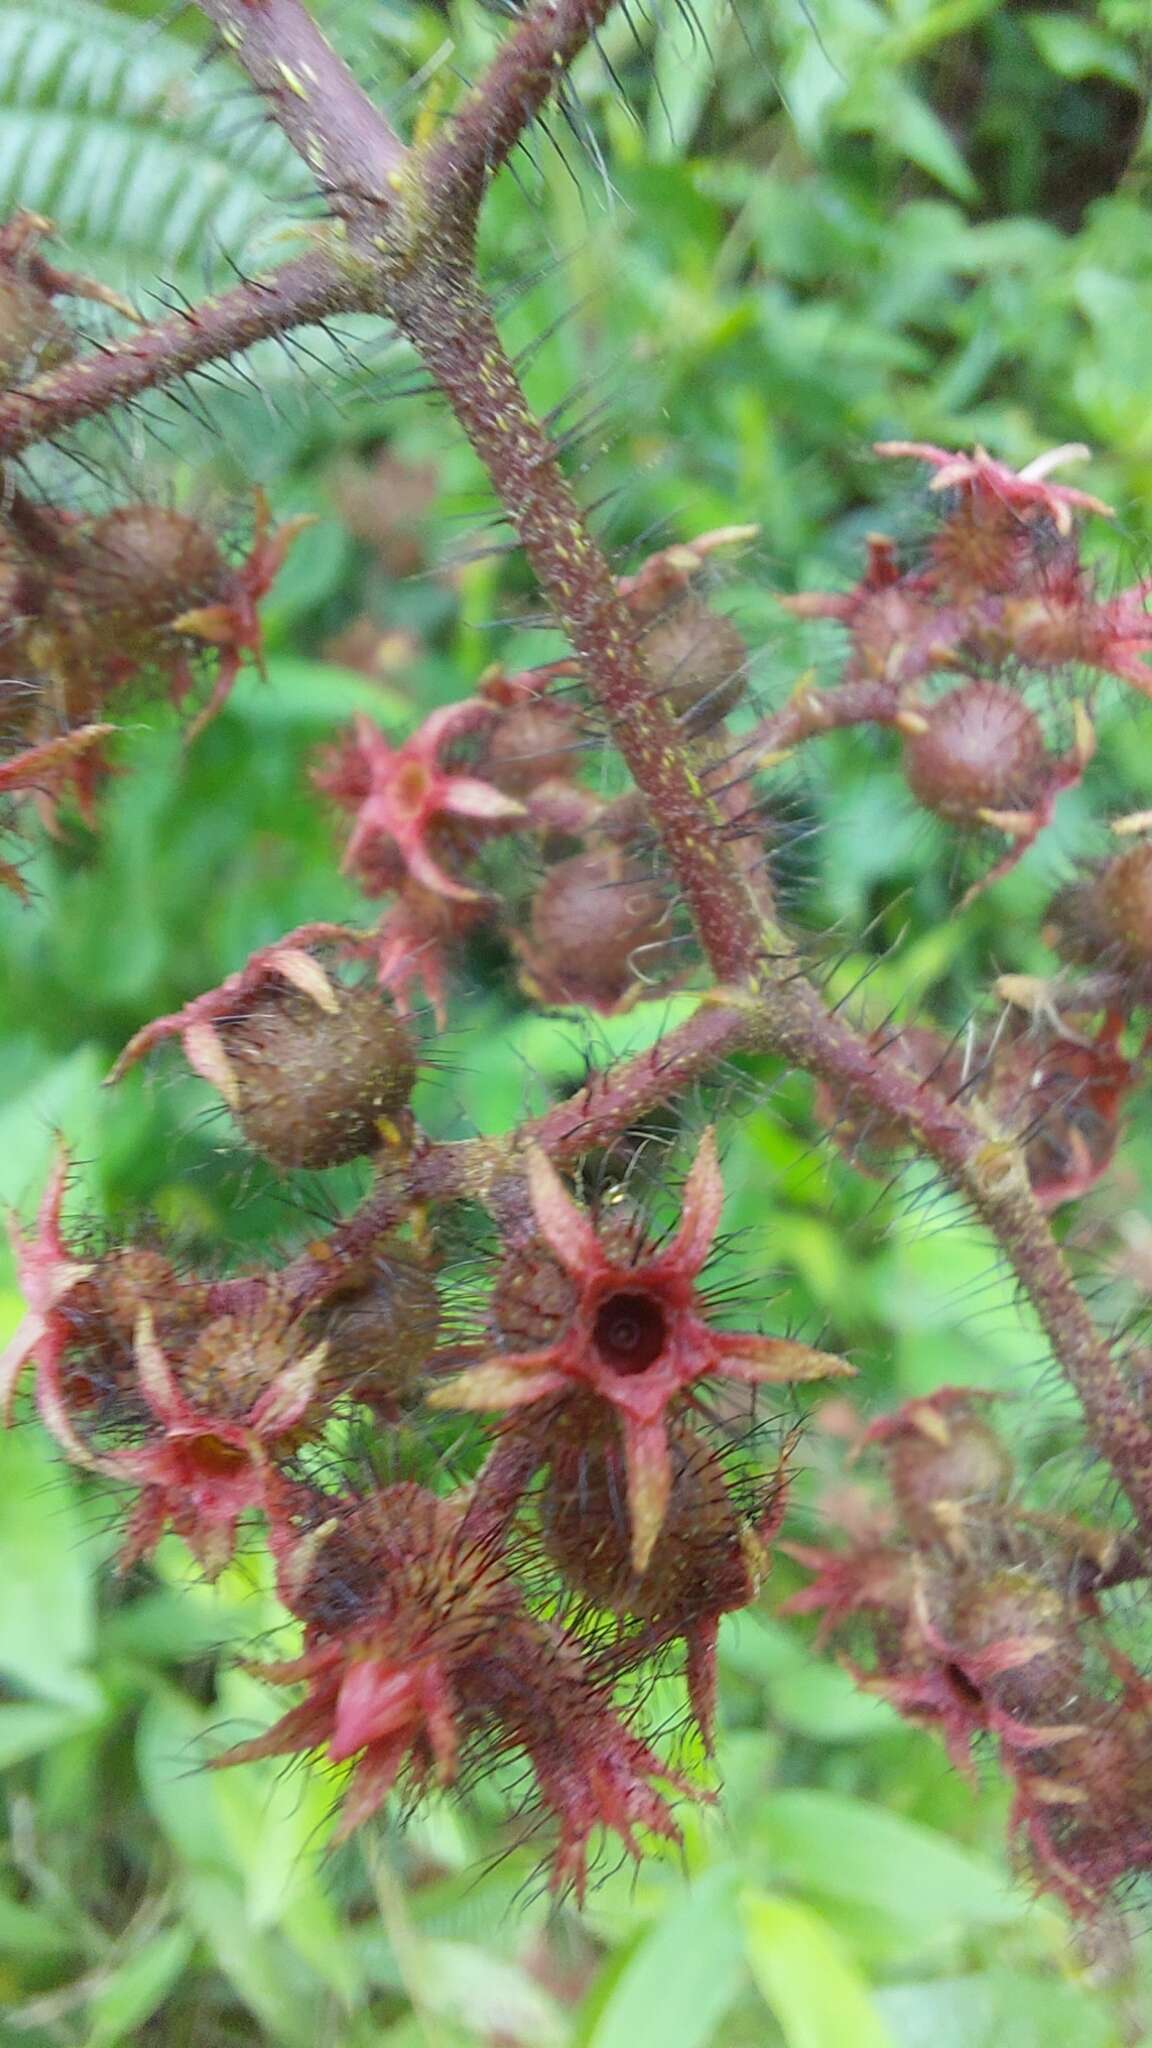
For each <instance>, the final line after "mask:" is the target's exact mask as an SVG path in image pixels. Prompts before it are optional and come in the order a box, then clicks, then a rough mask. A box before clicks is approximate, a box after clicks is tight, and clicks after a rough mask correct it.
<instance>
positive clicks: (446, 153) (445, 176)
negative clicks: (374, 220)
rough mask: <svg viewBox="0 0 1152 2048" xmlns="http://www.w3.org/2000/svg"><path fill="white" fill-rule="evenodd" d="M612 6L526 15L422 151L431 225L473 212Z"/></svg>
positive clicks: (565, 6) (572, 5)
mask: <svg viewBox="0 0 1152 2048" xmlns="http://www.w3.org/2000/svg"><path fill="white" fill-rule="evenodd" d="M613 5H614V0H548V4H546V5H543V6H538V7H535V8H533V10H532V11H531V13H529V14H528V15H526V16H525V18H524V20H523V21H522V22H521V23H520V24H519V26H518V27H517V28H516V29H515V30H514V31H513V33H512V34H511V35H510V36H509V37H508V39H507V41H506V42H505V44H504V45H503V47H502V49H501V50H500V53H499V55H498V56H497V58H496V59H495V61H494V63H493V64H492V66H491V68H490V70H489V71H488V72H487V73H486V75H485V77H484V79H483V80H482V81H481V83H480V85H478V86H477V88H476V90H475V91H474V92H472V93H470V94H469V96H468V98H467V99H466V100H465V102H464V104H463V106H462V107H461V108H460V109H459V111H458V112H457V113H456V115H455V116H454V118H453V119H452V121H451V122H450V123H449V125H448V128H447V129H446V131H445V133H444V134H443V136H441V137H440V138H439V139H438V140H437V141H436V142H435V143H434V144H433V146H432V148H431V149H430V150H429V152H428V157H427V160H426V162H425V163H424V165H423V166H422V169H421V185H422V188H423V191H424V194H425V198H426V201H427V203H428V206H429V210H430V212H431V213H432V214H433V216H434V218H436V219H439V220H445V219H453V218H457V217H459V214H460V211H461V208H463V209H464V210H465V211H467V210H469V209H471V210H472V211H473V212H474V211H475V209H476V208H477V207H478V206H479V204H480V202H481V200H482V199H483V197H484V191H485V188H486V185H487V183H488V180H489V179H490V178H491V177H492V175H493V174H494V172H496V171H497V170H499V168H500V165H501V164H502V163H504V162H505V161H506V159H507V158H508V157H509V156H510V155H511V153H512V151H513V150H514V149H515V147H516V144H517V143H518V142H519V140H520V138H521V136H522V135H523V134H524V133H525V131H526V130H527V129H528V128H529V127H530V126H531V124H532V122H533V121H534V120H535V119H536V116H537V115H538V114H539V113H540V111H541V109H542V108H543V107H544V106H545V105H546V104H547V102H548V100H549V99H550V98H551V97H552V94H553V93H554V92H555V91H556V89H557V84H558V82H560V81H562V80H563V78H564V76H565V74H566V72H567V71H568V68H569V66H570V65H571V64H572V62H573V59H574V58H576V57H577V56H579V54H580V51H581V50H582V49H583V48H584V46H585V44H586V43H588V42H589V41H590V40H591V39H592V37H593V36H594V35H595V34H596V31H597V29H599V28H600V27H601V25H602V23H603V22H604V21H605V20H606V19H607V17H608V15H609V14H610V13H611V12H612V7H613Z"/></svg>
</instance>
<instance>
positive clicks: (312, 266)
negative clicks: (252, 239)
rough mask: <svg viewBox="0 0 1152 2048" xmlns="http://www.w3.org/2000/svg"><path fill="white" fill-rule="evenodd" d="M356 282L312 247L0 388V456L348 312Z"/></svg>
mask: <svg viewBox="0 0 1152 2048" xmlns="http://www.w3.org/2000/svg"><path fill="white" fill-rule="evenodd" d="M359 300H360V287H359V285H358V283H357V282H356V281H355V280H354V279H353V278H352V276H351V275H350V274H349V272H348V270H347V269H346V268H345V266H344V265H343V264H341V263H338V262H336V261H334V260H333V258H332V257H330V256H329V255H327V254H326V253H324V252H323V251H322V250H319V249H315V250H311V251H310V252H309V253H308V254H307V255H305V256H299V257H297V258H296V259H295V261H294V262H292V263H286V264H285V265H284V266H283V268H282V269H280V270H277V271H275V272H273V274H272V276H271V277H268V278H253V279H251V280H247V281H245V282H244V283H243V284H240V285H237V286H236V287H235V288H234V289H233V290H232V291H229V292H224V293H222V294H221V296H220V297H219V298H214V299H205V300H203V301H202V303H201V304H199V305H197V306H190V307H189V308H188V309H187V311H186V312H181V313H176V314H174V315H173V316H172V318H171V319H168V320H160V321H157V322H156V323H155V324H154V325H152V326H148V327H141V328H138V329H137V330H136V331H134V332H133V333H131V334H128V335H125V336H124V337H123V339H122V340H119V341H117V342H115V343H114V344H112V345H111V346H109V347H106V348H102V349H99V350H97V351H95V352H93V353H91V354H88V355H82V356H78V357H76V359H75V360H74V361H73V362H69V363H65V364H64V365H63V367H62V368H61V369H59V370H53V371H51V372H49V373H48V374H47V375H45V376H42V377H37V378H36V379H35V380H34V381H33V382H32V383H31V384H26V385H24V386H23V388H22V389H20V390H17V391H6V392H3V393H0V456H12V455H17V454H19V453H20V451H21V449H24V448H28V447H30V446H31V445H32V444H33V443H34V442H36V441H44V440H48V439H50V438H52V437H53V436H55V435H56V434H59V433H61V432H62V431H63V430H64V429H65V428H66V427H73V426H75V425H76V424H77V423H78V422H79V421H81V420H85V419H90V418H92V417H94V416H95V415H97V414H100V413H105V412H108V411H109V410H110V409H111V408H112V407H113V406H116V405H123V404H125V403H127V402H128V401H129V400H131V399H133V398H138V397H140V395H141V393H142V392H145V391H152V390H156V389H161V388H163V387H164V386H166V385H169V384H174V383H176V382H177V381H178V379H179V378H181V377H185V376H187V375H188V374H189V373H190V372H191V371H194V370H199V369H202V368H203V367H204V366H205V365H206V364H208V363H213V362H219V361H220V360H221V359H222V358H224V357H229V356H234V355H238V354H240V352H241V351H242V350H243V349H246V348H251V346H252V344H253V342H257V341H262V340H264V338H265V337H266V336H268V335H272V334H287V333H289V332H290V331H291V329H292V328H294V327H300V326H303V325H305V324H306V323H307V322H308V321H310V320H322V319H325V318H326V317H327V316H328V315H329V314H331V313H340V312H347V311H349V310H350V309H351V308H352V307H354V306H356V305H357V304H358V303H359Z"/></svg>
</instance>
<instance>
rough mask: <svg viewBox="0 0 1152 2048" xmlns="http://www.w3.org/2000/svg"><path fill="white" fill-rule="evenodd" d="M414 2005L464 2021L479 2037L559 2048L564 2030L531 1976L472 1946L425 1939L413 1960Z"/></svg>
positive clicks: (553, 2007)
mask: <svg viewBox="0 0 1152 2048" xmlns="http://www.w3.org/2000/svg"><path fill="white" fill-rule="evenodd" d="M412 1990H413V1994H414V2000H415V2003H416V2004H417V2005H418V2006H420V2007H421V2008H422V2009H424V2010H425V2011H427V2012H429V2013H435V2014H436V2015H438V2016H442V2017H443V2018H445V2019H448V2020H460V2021H463V2022H464V2023H465V2024H466V2025H467V2026H468V2027H469V2028H471V2029H473V2030H474V2031H475V2033H476V2034H477V2035H479V2036H480V2037H481V2038H485V2037H488V2036H491V2037H493V2038H498V2039H505V2038H507V2039H508V2040H511V2041H515V2042H517V2043H520V2042H523V2044H524V2048H559V2044H560V2043H561V2042H562V2041H563V2040H564V2038H565V2032H566V2030H565V2027H564V2023H563V2020H562V2018H561V2015H560V2010H559V2007H558V2006H557V2005H556V2003H555V2001H554V2000H553V1999H551V1998H549V1996H548V1994H547V1992H545V1991H542V1990H541V1988H540V1986H539V1985H538V1984H534V1983H533V1981H532V1979H531V1977H529V1976H527V1975H526V1973H525V1972H524V1971H523V1970H522V1969H519V1968H518V1967H517V1965H516V1964H515V1963H511V1962H506V1961H505V1960H504V1958H503V1957H501V1956H497V1955H492V1954H491V1953H490V1952H489V1951H487V1950H485V1949H483V1948H480V1947H479V1946H478V1945H477V1944H475V1943H473V1942H466V1941H424V1942H421V1943H420V1944H419V1945H418V1947H417V1948H416V1950H415V1953H414V1956H413V1981H412Z"/></svg>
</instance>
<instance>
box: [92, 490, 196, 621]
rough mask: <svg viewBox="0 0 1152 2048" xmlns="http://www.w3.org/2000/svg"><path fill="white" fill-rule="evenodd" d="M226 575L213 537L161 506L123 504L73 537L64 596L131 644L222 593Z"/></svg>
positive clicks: (193, 520) (191, 521)
mask: <svg viewBox="0 0 1152 2048" xmlns="http://www.w3.org/2000/svg"><path fill="white" fill-rule="evenodd" d="M228 580H229V569H228V565H227V563H226V562H225V561H224V558H223V556H222V555H221V553H220V550H219V548H218V547H217V545H216V542H215V540H214V539H213V537H212V535H211V534H210V533H209V532H208V531H207V529H206V528H205V527H203V526H201V525H200V524H199V522H198V521H197V520H195V519H189V518H187V517H186V516H185V515H184V514H183V513H180V512H172V511H168V510H167V509H166V508H165V507H164V506H162V505H122V506H120V507H118V508H117V510H116V511H114V512H108V513H105V514H104V516H103V517H102V518H100V519H95V520H93V521H92V522H91V524H90V525H89V526H87V527H85V528H84V530H83V532H82V533H81V534H80V535H79V536H78V537H77V540H76V543H75V548H74V552H73V560H72V564H71V574H70V576H69V595H70V596H71V598H72V600H73V602H74V603H75V604H76V605H78V606H79V608H80V609H81V611H82V612H83V613H84V614H88V613H91V612H95V613H98V614H99V616H100V620H101V623H102V626H103V628H104V630H105V631H107V630H108V629H109V626H110V624H111V623H112V622H115V624H116V626H117V628H118V630H120V631H123V632H127V634H128V636H129V638H130V639H131V640H132V641H134V642H135V641H136V640H138V639H139V638H141V637H145V636H147V635H149V634H152V633H155V632H156V631H157V630H158V629H159V628H160V627H162V626H165V625H168V624H169V623H170V622H171V621H172V620H173V619H175V618H177V617H178V616H179V615H180V614H181V613H182V612H186V611H189V610H192V609H193V608H194V607H195V606H197V605H204V604H206V603H208V602H209V601H210V600H211V599H212V598H214V597H217V596H219V595H221V594H222V593H223V590H224V588H225V586H226V584H227V582H228Z"/></svg>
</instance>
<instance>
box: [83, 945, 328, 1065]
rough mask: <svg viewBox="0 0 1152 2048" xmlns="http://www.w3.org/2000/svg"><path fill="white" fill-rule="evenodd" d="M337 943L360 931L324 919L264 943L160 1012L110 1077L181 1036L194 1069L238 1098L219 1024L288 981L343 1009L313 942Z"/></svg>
mask: <svg viewBox="0 0 1152 2048" xmlns="http://www.w3.org/2000/svg"><path fill="white" fill-rule="evenodd" d="M321 945H337V946H341V947H343V948H344V949H346V950H348V951H354V950H356V946H357V936H356V934H354V933H350V932H349V931H348V930H347V929H346V928H345V926H343V925H339V924H328V923H324V922H319V923H313V924H301V925H297V927H296V929H295V930H294V931H290V932H285V934H284V937H283V938H282V939H277V940H276V941H275V943H274V944H273V945H271V946H260V947H258V948H257V950H256V952H254V953H252V954H250V955H249V957H248V959H247V960H246V961H245V962H244V965H243V967H241V968H238V969H237V971H236V973H235V974H229V975H228V976H226V978H225V979H224V980H223V981H222V982H221V983H220V986H219V987H218V988H211V989H208V990H206V991H205V993H204V994H203V995H199V996H193V998H192V1001H191V1002H190V1003H185V1004H184V1007H183V1009H180V1010H173V1011H172V1012H171V1013H170V1014H169V1015H168V1016H166V1017H155V1018H153V1020H152V1022H151V1023H150V1024H144V1025H142V1026H141V1028H140V1030H139V1031H137V1032H136V1033H135V1034H134V1035H133V1037H131V1038H130V1039H129V1040H128V1043H127V1045H126V1046H125V1047H124V1050H123V1052H122V1053H121V1054H120V1057H119V1059H118V1060H117V1061H116V1064H115V1066H114V1067H113V1068H112V1071H111V1073H110V1074H109V1075H108V1080H109V1082H113V1081H118V1080H119V1079H120V1076H121V1075H122V1074H124V1073H126V1072H127V1070H128V1068H129V1067H131V1066H134V1065H135V1063H136V1061H137V1060H139V1059H142V1058H143V1056H144V1054H145V1053H146V1052H150V1051H151V1050H152V1047H153V1046H154V1045H158V1044H159V1043H160V1041H161V1039H164V1038H179V1040H180V1042H181V1044H182V1046H183V1048H184V1057H185V1059H186V1060H187V1061H188V1065H189V1066H190V1067H191V1069H192V1071H193V1073H194V1074H199V1076H200V1078H201V1080H203V1081H209V1082H211V1084H212V1086H213V1087H214V1088H218V1089H219V1091H220V1093H221V1095H222V1096H223V1097H224V1100H225V1102H227V1103H229V1104H230V1105H232V1104H234V1103H235V1100H236V1083H235V1080H234V1078H233V1076H232V1073H231V1069H230V1067H229V1063H228V1055H227V1051H226V1049H225V1045H224V1041H223V1039H222V1038H221V1036H220V1032H219V1029H218V1026H219V1025H221V1024H227V1023H228V1022H229V1021H230V1020H235V1018H237V1017H238V1016H243V1015H244V1013H245V1010H246V1008H248V1007H250V1006H251V1004H252V1003H253V1002H254V1001H255V1000H257V999H258V998H259V997H260V996H261V995H262V994H264V993H266V992H267V990H268V989H269V988H270V987H275V986H277V985H280V986H282V987H283V986H287V987H290V988H294V989H296V990H298V991H299V993H300V994H301V995H303V996H307V997H308V998H309V1000H310V1001H311V1002H314V1003H315V1004H316V1006H317V1008H318V1009H320V1010H326V1011H328V1012H329V1013H332V1012H335V1010H336V1009H337V1008H338V1000H337V995H336V991H335V989H334V987H333V985H332V982H331V979H330V978H329V976H328V975H327V974H326V973H325V970H324V968H323V967H322V966H321V964H320V962H319V961H318V960H317V959H316V958H315V957H314V955H313V954H312V952H310V951H309V948H310V947H313V946H321Z"/></svg>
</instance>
